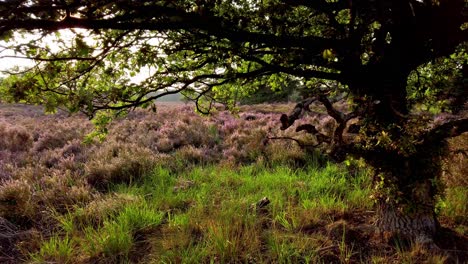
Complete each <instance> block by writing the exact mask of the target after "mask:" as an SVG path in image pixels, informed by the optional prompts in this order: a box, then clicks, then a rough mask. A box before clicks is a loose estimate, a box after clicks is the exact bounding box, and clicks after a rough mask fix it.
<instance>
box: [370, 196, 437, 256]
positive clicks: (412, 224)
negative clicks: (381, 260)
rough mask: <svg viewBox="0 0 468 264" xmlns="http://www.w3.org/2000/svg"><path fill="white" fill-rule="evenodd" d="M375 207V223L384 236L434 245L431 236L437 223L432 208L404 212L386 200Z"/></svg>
mask: <svg viewBox="0 0 468 264" xmlns="http://www.w3.org/2000/svg"><path fill="white" fill-rule="evenodd" d="M377 207H378V208H377V222H376V224H377V228H378V231H379V233H380V234H382V235H383V236H384V237H387V238H390V239H396V240H404V241H411V242H415V243H417V244H420V245H423V246H426V247H428V248H434V247H435V244H434V241H433V237H434V235H435V234H436V232H437V229H438V226H439V223H438V221H437V218H436V217H435V214H434V211H433V210H432V208H431V209H429V208H428V210H426V211H423V212H418V213H407V212H406V213H405V212H402V211H401V210H399V209H398V206H396V205H394V204H388V203H386V202H379V204H378V205H377ZM389 242H395V241H389Z"/></svg>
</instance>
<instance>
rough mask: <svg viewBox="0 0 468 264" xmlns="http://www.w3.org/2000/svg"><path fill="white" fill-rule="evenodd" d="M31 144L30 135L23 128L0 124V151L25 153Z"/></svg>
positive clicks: (4, 123)
mask: <svg viewBox="0 0 468 264" xmlns="http://www.w3.org/2000/svg"><path fill="white" fill-rule="evenodd" d="M32 142H33V141H32V136H31V134H30V133H29V132H28V131H27V130H26V129H25V128H24V127H22V126H16V125H10V124H8V123H6V122H0V151H12V152H16V151H27V150H28V149H29V148H31V146H32Z"/></svg>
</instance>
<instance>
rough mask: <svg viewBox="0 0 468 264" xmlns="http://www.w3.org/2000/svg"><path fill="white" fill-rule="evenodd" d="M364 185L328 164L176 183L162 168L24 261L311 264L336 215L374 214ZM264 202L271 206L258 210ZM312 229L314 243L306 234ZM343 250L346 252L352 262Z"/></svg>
mask: <svg viewBox="0 0 468 264" xmlns="http://www.w3.org/2000/svg"><path fill="white" fill-rule="evenodd" d="M368 179H369V177H367V175H365V173H361V174H357V175H353V176H351V175H350V174H348V173H347V172H346V171H345V170H344V169H342V168H340V167H337V166H335V165H327V166H325V167H323V168H321V169H317V168H309V169H303V170H292V169H290V168H288V167H280V166H278V167H275V168H273V169H267V168H264V167H257V166H253V165H252V166H242V167H239V168H237V169H232V168H229V167H221V166H210V167H205V168H202V167H196V168H195V169H193V170H190V171H188V172H186V173H183V174H180V175H173V174H171V173H170V172H169V171H168V170H167V169H164V168H161V167H159V168H157V169H155V170H154V171H153V172H152V173H151V174H149V175H147V176H146V177H144V178H142V179H141V181H138V182H134V183H133V184H130V185H129V184H118V185H114V186H112V187H111V188H112V192H110V193H109V194H107V197H104V198H103V199H102V200H101V202H100V203H101V204H100V205H99V206H98V207H96V205H95V204H93V203H91V204H88V206H86V207H77V208H74V210H71V211H70V212H68V213H67V214H63V215H62V214H60V215H58V216H57V218H58V220H59V223H60V224H59V226H58V229H57V232H56V234H55V235H54V236H52V237H50V238H47V239H44V240H43V242H42V243H41V246H40V248H39V250H38V251H37V252H35V253H32V254H31V259H32V260H33V261H34V262H38V263H40V262H51V261H52V262H60V263H67V262H68V263H75V262H83V263H85V262H91V261H98V262H100V261H104V262H112V261H118V262H127V261H137V259H138V261H144V262H148V263H161V262H165V263H180V262H182V263H197V262H198V263H200V262H209V261H215V262H249V261H254V262H263V263H267V262H272V261H273V262H296V261H305V262H309V263H316V261H318V260H320V259H321V255H320V254H319V253H318V251H319V250H320V249H321V248H322V247H323V246H324V244H326V243H332V242H330V241H328V239H327V237H326V234H325V233H323V234H321V232H322V231H323V232H325V231H324V230H325V229H324V228H325V226H326V225H327V224H329V223H331V222H333V221H334V219H333V217H334V216H336V215H342V214H344V213H346V212H349V211H354V210H369V209H370V208H371V207H372V204H371V202H370V200H369V199H368V196H369V195H370V188H369V187H370V182H369V180H368ZM264 196H266V197H268V198H269V199H270V201H271V204H270V205H268V206H267V207H266V209H265V210H264V211H259V210H256V209H255V206H254V205H255V203H256V202H257V201H258V200H259V199H261V198H262V197H264ZM364 201H366V202H364ZM97 208H99V210H100V211H97V210H96V209H97ZM313 225H316V230H315V231H316V232H317V235H316V236H310V235H309V234H308V233H310V232H312V231H311V230H309V229H310V226H313ZM306 229H307V230H306ZM315 231H314V232H315ZM341 243H343V242H342V241H341ZM341 246H342V247H347V246H346V245H341ZM142 248H144V249H145V250H144V252H140V250H141V249H142ZM351 248H352V247H351ZM349 250H350V248H349V247H348V248H344V249H343V252H344V253H343V254H346V255H347V256H348V257H349V256H351V257H352V255H350V254H351V253H349V252H348V251H349ZM134 252H139V253H138V254H137V255H133V253H134ZM140 257H141V259H140Z"/></svg>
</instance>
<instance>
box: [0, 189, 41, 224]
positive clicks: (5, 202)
mask: <svg viewBox="0 0 468 264" xmlns="http://www.w3.org/2000/svg"><path fill="white" fill-rule="evenodd" d="M32 197H33V191H32V189H31V185H30V184H29V183H28V182H27V181H24V180H9V181H6V182H3V183H2V185H1V186H0V216H1V217H5V218H6V219H9V220H11V221H13V222H23V221H28V220H29V219H30V218H31V217H32V216H33V215H34V212H35V206H34V203H33V202H32Z"/></svg>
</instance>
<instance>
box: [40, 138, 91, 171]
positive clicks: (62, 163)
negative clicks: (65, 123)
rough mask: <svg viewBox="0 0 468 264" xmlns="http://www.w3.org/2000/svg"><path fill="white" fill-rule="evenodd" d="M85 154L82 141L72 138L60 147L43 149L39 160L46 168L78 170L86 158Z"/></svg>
mask: <svg viewBox="0 0 468 264" xmlns="http://www.w3.org/2000/svg"><path fill="white" fill-rule="evenodd" d="M86 154H87V151H86V150H85V147H84V145H83V143H82V142H81V141H80V140H78V139H74V140H72V141H69V142H68V143H67V144H65V145H64V146H63V147H62V148H56V149H50V150H43V151H42V152H41V155H40V156H39V162H40V164H42V165H44V166H45V167H47V168H58V169H63V170H71V171H78V170H81V168H82V164H83V163H84V162H85V161H86V159H87V157H86Z"/></svg>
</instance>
